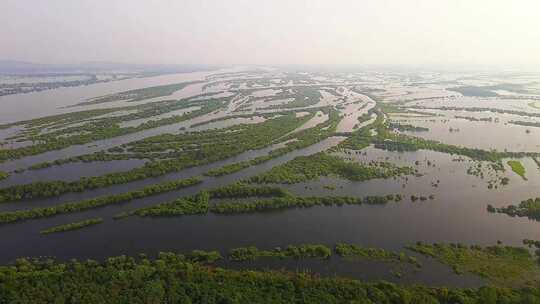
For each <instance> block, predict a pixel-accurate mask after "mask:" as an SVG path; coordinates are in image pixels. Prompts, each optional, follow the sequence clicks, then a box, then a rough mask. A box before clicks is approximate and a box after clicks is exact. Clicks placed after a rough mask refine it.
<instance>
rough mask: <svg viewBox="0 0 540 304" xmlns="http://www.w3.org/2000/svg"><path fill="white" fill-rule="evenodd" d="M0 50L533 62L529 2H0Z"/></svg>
mask: <svg viewBox="0 0 540 304" xmlns="http://www.w3.org/2000/svg"><path fill="white" fill-rule="evenodd" d="M0 20H2V21H1V26H0V59H13V60H25V61H34V62H43V63H68V62H82V61H115V62H131V63H212V64H216V63H217V64H221V63H224V64H230V63H257V64H288V63H298V64H310V63H317V64H319V63H320V64H342V63H352V64H488V65H494V64H500V65H505V64H521V65H526V64H534V65H539V64H540V1H539V0H386V1H385V0H331V1H330V0H326V1H322V0H320V1H319V0H309V1H308V0H305V1H301V0H296V1H295V0H267V1H263V0H222V1H219V0H214V1H205V0H176V1H173V0H160V1H158V0H155V1H151V0H36V1H34V0H0Z"/></svg>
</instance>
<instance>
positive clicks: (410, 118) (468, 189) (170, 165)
mask: <svg viewBox="0 0 540 304" xmlns="http://www.w3.org/2000/svg"><path fill="white" fill-rule="evenodd" d="M511 75H513V76H508V77H501V76H500V74H497V75H493V76H491V77H490V76H489V75H486V74H485V73H479V74H472V73H470V72H467V73H459V72H448V73H446V74H445V73H440V72H433V73H427V72H426V73H418V74H417V75H414V77H413V75H410V74H408V73H400V72H380V71H370V70H362V71H361V70H359V71H356V72H351V71H347V72H340V71H339V70H338V71H333V72H331V73H330V72H326V71H321V72H305V71H292V70H288V69H287V70H281V69H277V68H260V67H259V68H248V67H237V68H228V69H223V70H217V71H205V72H193V73H183V74H173V75H165V76H155V77H146V78H134V79H125V80H117V81H114V82H105V83H96V84H91V85H88V86H83V87H70V88H59V89H55V90H50V91H42V92H32V93H27V94H14V95H9V96H2V97H0V109H1V111H0V202H1V204H0V222H1V224H0V238H1V239H2V240H3V241H2V244H3V246H2V248H4V250H2V251H1V252H0V262H2V263H4V264H6V263H10V262H13V261H14V260H15V259H17V258H18V257H21V256H30V257H38V256H53V257H56V258H58V259H60V260H69V259H72V258H76V259H86V258H91V259H98V260H102V259H105V258H107V257H109V256H115V255H122V254H127V255H131V256H135V255H137V254H139V253H146V254H149V255H152V256H155V255H157V254H158V253H159V252H162V251H174V252H189V251H192V250H195V249H200V250H219V251H221V252H222V253H223V254H225V253H226V252H227V251H228V250H230V249H232V248H238V247H244V246H256V247H259V248H263V249H268V250H269V249H272V248H274V247H286V246H288V245H298V244H324V245H327V246H334V245H335V244H337V243H341V242H344V243H351V244H357V245H359V246H366V247H373V248H382V249H384V250H391V251H402V250H404V251H405V252H407V253H408V254H411V255H414V256H416V257H417V258H418V259H419V260H420V261H421V263H422V267H421V268H420V269H414V267H412V266H410V265H408V266H407V267H403V268H399V273H398V274H396V270H395V267H396V265H395V263H389V262H381V261H377V260H370V259H360V260H356V261H350V260H347V259H344V258H338V257H332V258H331V259H329V260H319V259H311V260H310V259H307V260H279V259H272V258H270V259H267V258H265V259H260V260H257V261H251V262H249V263H234V262H230V261H222V262H220V263H221V264H219V265H224V266H228V267H232V268H235V269H246V268H248V269H266V268H271V269H282V268H283V269H288V270H293V271H294V270H309V271H312V272H315V273H321V274H326V275H337V276H345V277H352V278H358V279H364V280H381V279H384V280H389V281H395V282H399V283H404V284H412V283H423V284H428V285H434V286H458V287H478V286H482V285H485V284H486V282H487V281H488V280H489V279H490V278H489V277H487V278H486V277H482V276H479V275H478V273H474V272H466V273H460V274H458V273H456V272H455V271H453V270H452V267H451V265H448V263H447V264H445V263H444V262H441V261H440V260H436V259H434V258H429V257H426V256H425V255H422V254H419V253H418V252H413V250H410V246H413V245H414V244H417V242H423V243H456V244H457V243H460V244H464V245H466V246H470V245H479V246H494V245H497V244H499V245H501V244H504V245H509V246H515V247H520V246H523V240H525V239H528V240H540V222H539V220H540V217H538V216H537V215H535V214H536V213H534V212H535V211H534V210H533V211H531V212H529V213H527V212H526V211H521V212H520V213H517V214H516V213H514V214H511V215H512V216H509V215H510V214H509V212H508V210H507V209H505V207H507V206H509V205H518V204H519V203H520V202H521V201H524V200H527V199H530V198H536V197H540V168H539V166H540V162H539V160H540V91H539V89H538V86H537V83H538V81H540V75H530V74H527V75H516V74H511ZM186 180H189V181H190V183H188V184H186V185H184V184H181V183H180V182H179V181H186ZM233 184H234V185H242V187H247V188H249V189H251V190H249V191H254V192H256V191H257V190H256V189H261V188H264V187H268V188H272V189H274V190H273V191H277V190H275V189H280V191H282V192H283V193H286V195H283V197H281V198H280V199H281V200H280V199H276V198H275V197H274V196H272V195H270V196H269V198H268V197H265V196H264V195H251V194H249V195H248V194H234V193H232V194H231V193H228V192H227V191H232V190H223V189H228V188H227V187H228V186H230V185H233ZM250 187H251V188H250ZM212 189H222V190H223V191H224V192H227V193H228V194H226V195H225V194H223V193H221V192H219V193H221V194H219V195H223V196H224V197H225V199H223V198H222V197H221V198H220V199H215V197H214V196H213V195H216V196H217V195H218V194H215V193H217V192H216V191H215V192H212V191H213V190H212ZM254 189H255V190H254ZM268 191H269V190H268ZM280 193H281V192H280ZM227 195H229V196H227ZM235 195H236V196H235ZM388 195H391V198H392V199H390V198H388V197H389V196H388ZM205 196H208V197H209V198H208V197H207V198H206V203H205V204H206V205H204V206H202V207H201V206H198V207H197V206H195V207H194V206H193V205H192V204H194V200H197V199H199V198H200V197H205ZM336 197H341V198H347V199H348V200H349V201H353V200H354V199H360V198H370V197H371V200H372V201H373V202H374V201H376V203H373V202H372V201H370V200H369V199H366V201H367V202H368V203H365V202H364V203H361V204H353V203H345V204H342V203H334V202H330V203H329V201H332V199H333V198H334V199H335V198H336ZM397 197H399V198H400V199H399V200H398V199H397ZM262 198H265V199H266V198H268V200H267V201H263V200H262ZM303 198H305V199H306V201H303V200H302V199H303ZM323 198H324V200H325V202H326V203H323V204H317V205H309V201H310V200H311V201H318V200H323ZM393 198H396V199H395V200H394V199H393ZM287 199H289V200H291V201H293V202H292V203H291V202H287V204H288V205H285V203H283V202H284V201H286V200H287ZM197 202H198V201H197ZM298 202H300V203H298ZM164 203H165V204H164ZM252 203H253V204H255V203H258V204H259V205H257V206H256V207H253V208H252V207H249V204H252ZM278 203H283V204H284V205H282V206H280V207H279V208H278V207H273V206H271V205H270V204H278ZM265 204H266V205H265ZM295 204H296V205H295ZM220 205H223V206H229V205H230V206H229V207H227V208H230V209H227V210H226V211H223V210H225V209H220V208H219V206H220ZM488 205H489V206H490V208H488ZM231 206H232V207H231ZM246 206H248V207H246ZM153 208H154V209H153ZM223 208H225V207H223ZM243 208H244V209H243ZM265 208H266V209H265ZM492 208H494V209H492ZM488 209H489V210H492V211H489V210H488ZM141 210H142V211H141ZM493 210H495V212H493ZM536 212H537V211H536ZM505 213H506V214H505ZM147 214H151V216H147ZM96 218H99V219H100V223H99V224H96V225H91V226H88V227H84V228H82V229H77V230H73V231H64V232H61V233H52V234H43V233H40V232H43V230H45V229H48V228H51V227H55V226H58V225H66V224H69V223H76V222H81V221H84V220H87V219H96ZM407 248H409V249H407ZM533 253H534V250H532V249H531V254H533ZM398 264H399V263H398Z"/></svg>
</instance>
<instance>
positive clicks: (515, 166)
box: [507, 160, 527, 180]
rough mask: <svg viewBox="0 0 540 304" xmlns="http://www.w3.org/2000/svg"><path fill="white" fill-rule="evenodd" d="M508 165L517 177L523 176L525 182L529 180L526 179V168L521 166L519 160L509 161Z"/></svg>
mask: <svg viewBox="0 0 540 304" xmlns="http://www.w3.org/2000/svg"><path fill="white" fill-rule="evenodd" d="M507 164H508V165H509V166H510V168H512V171H514V173H516V174H517V175H519V176H521V178H523V179H524V180H527V178H526V177H525V167H523V164H521V162H520V161H518V160H509V161H508V162H507Z"/></svg>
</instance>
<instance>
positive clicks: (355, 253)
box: [334, 243, 422, 267]
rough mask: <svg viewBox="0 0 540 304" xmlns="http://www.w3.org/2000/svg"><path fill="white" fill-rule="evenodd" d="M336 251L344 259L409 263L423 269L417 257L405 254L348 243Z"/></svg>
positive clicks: (340, 245)
mask: <svg viewBox="0 0 540 304" xmlns="http://www.w3.org/2000/svg"><path fill="white" fill-rule="evenodd" d="M334 250H335V252H336V253H337V254H338V255H340V256H342V257H348V258H365V259H370V260H379V261H386V262H400V263H409V264H413V265H415V266H416V267H422V264H421V263H420V262H418V260H417V259H416V258H415V257H413V256H410V255H407V254H405V253H404V252H400V253H396V252H393V251H388V250H385V249H382V248H368V247H361V246H358V245H354V244H347V243H338V244H336V246H335V249H334Z"/></svg>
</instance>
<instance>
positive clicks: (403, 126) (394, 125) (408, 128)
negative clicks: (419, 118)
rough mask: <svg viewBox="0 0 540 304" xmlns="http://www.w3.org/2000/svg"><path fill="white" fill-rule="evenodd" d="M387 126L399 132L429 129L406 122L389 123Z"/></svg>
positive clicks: (425, 130)
mask: <svg viewBox="0 0 540 304" xmlns="http://www.w3.org/2000/svg"><path fill="white" fill-rule="evenodd" d="M388 127H389V128H390V129H394V130H398V131H401V132H427V131H429V129H428V128H424V127H417V126H413V125H408V124H399V123H389V124H388Z"/></svg>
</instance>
